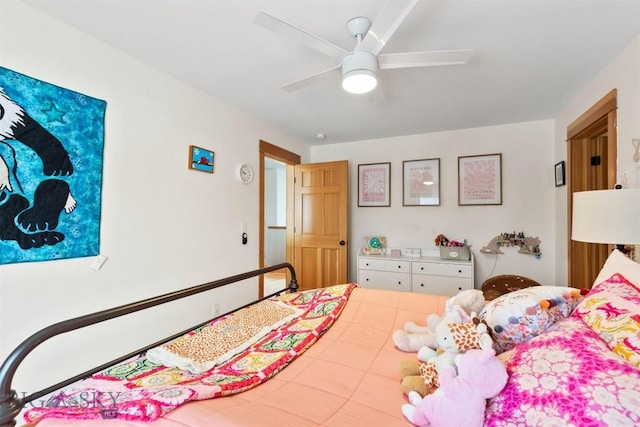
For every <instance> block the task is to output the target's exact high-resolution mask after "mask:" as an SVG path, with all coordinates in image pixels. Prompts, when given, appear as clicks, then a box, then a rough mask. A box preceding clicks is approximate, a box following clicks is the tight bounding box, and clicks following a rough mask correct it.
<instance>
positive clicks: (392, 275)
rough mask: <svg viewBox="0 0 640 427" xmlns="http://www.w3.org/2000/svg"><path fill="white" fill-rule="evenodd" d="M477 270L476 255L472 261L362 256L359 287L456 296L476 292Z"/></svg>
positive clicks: (359, 260)
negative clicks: (473, 290)
mask: <svg viewBox="0 0 640 427" xmlns="http://www.w3.org/2000/svg"><path fill="white" fill-rule="evenodd" d="M473 270H474V268H473V254H472V255H471V260H470V261H459V260H451V261H450V260H442V259H440V257H439V256H422V257H419V258H418V257H405V256H399V257H397V256H394V257H392V256H389V255H362V254H358V284H359V285H360V286H362V287H364V288H376V289H391V290H396V291H404V292H421V293H425V294H435V295H448V296H453V295H456V294H457V293H458V292H460V291H462V290H466V289H473V287H474V282H473Z"/></svg>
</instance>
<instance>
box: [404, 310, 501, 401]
mask: <svg viewBox="0 0 640 427" xmlns="http://www.w3.org/2000/svg"><path fill="white" fill-rule="evenodd" d="M474 319H477V318H471V317H470V316H469V315H467V314H466V313H465V312H464V310H462V308H460V307H459V306H455V307H454V308H453V309H452V310H451V311H450V313H449V314H448V315H447V316H445V317H444V318H443V319H442V321H441V322H440V323H439V324H438V325H437V326H436V336H437V342H438V348H437V350H433V349H431V348H428V347H423V348H421V349H420V350H419V351H418V358H417V359H418V360H406V361H403V362H401V363H400V375H401V376H402V383H401V388H402V392H403V393H404V394H409V392H411V391H415V392H417V393H418V394H420V395H421V396H426V395H427V394H430V393H432V392H433V391H435V390H436V389H437V388H438V387H439V379H438V378H439V373H440V372H442V370H443V368H444V367H445V366H454V358H455V356H456V355H457V354H459V353H464V352H466V351H467V350H470V349H492V348H493V340H492V338H491V335H490V333H489V328H488V327H487V325H486V324H484V323H480V322H479V321H474Z"/></svg>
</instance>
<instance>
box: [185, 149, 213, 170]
mask: <svg viewBox="0 0 640 427" xmlns="http://www.w3.org/2000/svg"><path fill="white" fill-rule="evenodd" d="M214 157H215V153H214V152H213V151H211V150H207V149H205V148H200V147H196V146H195V145H190V146H189V169H194V170H197V171H202V172H208V173H213V164H214Z"/></svg>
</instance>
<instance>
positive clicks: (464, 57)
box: [378, 49, 473, 70]
mask: <svg viewBox="0 0 640 427" xmlns="http://www.w3.org/2000/svg"><path fill="white" fill-rule="evenodd" d="M472 54H473V51H472V50H469V49H464V50H437V51H431V52H406V53H389V54H386V55H378V68H380V69H381V70H384V69H391V68H410V67H434V66H438V65H456V64H464V63H466V62H467V61H468V60H469V58H471V55H472Z"/></svg>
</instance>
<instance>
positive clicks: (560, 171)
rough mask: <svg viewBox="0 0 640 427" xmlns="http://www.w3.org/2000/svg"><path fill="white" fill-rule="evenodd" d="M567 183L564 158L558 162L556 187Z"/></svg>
mask: <svg viewBox="0 0 640 427" xmlns="http://www.w3.org/2000/svg"><path fill="white" fill-rule="evenodd" d="M566 183H567V182H566V178H565V171H564V160H563V161H561V162H559V163H556V187H562V186H563V185H565V184H566Z"/></svg>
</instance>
